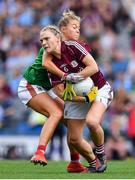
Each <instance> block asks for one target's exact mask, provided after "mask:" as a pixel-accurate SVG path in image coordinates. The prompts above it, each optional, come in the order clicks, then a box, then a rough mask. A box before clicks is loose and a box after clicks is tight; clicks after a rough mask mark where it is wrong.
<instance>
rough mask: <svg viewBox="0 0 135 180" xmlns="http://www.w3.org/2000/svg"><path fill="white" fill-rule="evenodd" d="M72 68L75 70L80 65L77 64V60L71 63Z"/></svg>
mask: <svg viewBox="0 0 135 180" xmlns="http://www.w3.org/2000/svg"><path fill="white" fill-rule="evenodd" d="M71 66H72V67H73V68H75V67H77V66H78V63H77V62H76V61H75V60H73V61H71Z"/></svg>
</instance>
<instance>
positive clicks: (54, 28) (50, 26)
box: [40, 25, 62, 39]
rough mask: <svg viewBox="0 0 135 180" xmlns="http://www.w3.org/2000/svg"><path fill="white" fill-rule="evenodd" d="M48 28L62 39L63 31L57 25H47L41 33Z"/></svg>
mask: <svg viewBox="0 0 135 180" xmlns="http://www.w3.org/2000/svg"><path fill="white" fill-rule="evenodd" d="M46 30H50V31H51V32H52V33H53V34H54V35H59V36H60V38H61V39H62V33H61V31H60V30H59V28H58V27H57V26H55V25H48V26H45V27H44V28H43V29H41V31H40V34H41V33H43V32H44V31H46Z"/></svg>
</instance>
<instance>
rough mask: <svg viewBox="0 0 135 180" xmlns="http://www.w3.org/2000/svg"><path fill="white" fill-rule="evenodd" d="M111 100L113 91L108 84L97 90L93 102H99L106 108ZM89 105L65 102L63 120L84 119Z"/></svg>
mask: <svg viewBox="0 0 135 180" xmlns="http://www.w3.org/2000/svg"><path fill="white" fill-rule="evenodd" d="M112 99H113V91H112V88H111V86H110V84H109V83H108V82H106V84H105V85H104V86H103V87H102V88H101V89H99V90H98V94H97V97H96V98H95V100H94V101H100V102H102V103H103V104H104V106H105V108H107V107H108V106H109V105H110V103H111V102H112ZM90 106H91V104H90V103H78V102H71V101H66V102H65V108H64V118H65V119H80V120H82V119H85V118H86V115H87V113H88V111H89V109H90Z"/></svg>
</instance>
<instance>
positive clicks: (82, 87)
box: [73, 77, 94, 96]
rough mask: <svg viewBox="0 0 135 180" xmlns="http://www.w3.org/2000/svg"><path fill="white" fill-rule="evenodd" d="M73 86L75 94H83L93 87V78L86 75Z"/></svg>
mask: <svg viewBox="0 0 135 180" xmlns="http://www.w3.org/2000/svg"><path fill="white" fill-rule="evenodd" d="M73 87H74V90H75V92H76V95H77V96H85V95H86V94H88V93H89V92H90V91H91V90H92V88H93V87H94V83H93V80H92V79H91V78H90V77H88V78H86V79H84V80H83V81H80V82H79V83H76V84H74V85H73Z"/></svg>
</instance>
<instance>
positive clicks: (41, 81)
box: [23, 48, 52, 90]
mask: <svg viewBox="0 0 135 180" xmlns="http://www.w3.org/2000/svg"><path fill="white" fill-rule="evenodd" d="M43 53H44V48H41V49H40V50H39V52H38V55H37V57H36V59H35V62H34V64H32V65H31V66H29V67H28V68H27V69H26V70H25V72H24V74H23V77H24V78H25V79H26V80H27V81H28V82H29V83H30V84H33V85H38V86H42V87H44V88H45V89H47V90H49V89H51V88H52V85H51V82H50V78H49V76H48V72H47V70H46V69H45V68H44V67H43V66H42V56H43Z"/></svg>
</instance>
